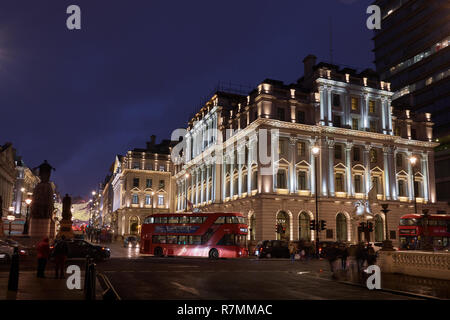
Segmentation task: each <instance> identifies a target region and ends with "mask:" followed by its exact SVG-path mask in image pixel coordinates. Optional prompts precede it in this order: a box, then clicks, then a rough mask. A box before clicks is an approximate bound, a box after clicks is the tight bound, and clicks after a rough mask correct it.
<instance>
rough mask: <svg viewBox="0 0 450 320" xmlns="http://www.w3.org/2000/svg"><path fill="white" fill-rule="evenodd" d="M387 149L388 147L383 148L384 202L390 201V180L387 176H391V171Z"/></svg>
mask: <svg viewBox="0 0 450 320" xmlns="http://www.w3.org/2000/svg"><path fill="white" fill-rule="evenodd" d="M389 149H390V147H388V146H384V147H383V170H384V192H385V197H386V200H391V188H390V181H391V178H390V177H389V175H390V174H392V171H391V168H390V166H389Z"/></svg>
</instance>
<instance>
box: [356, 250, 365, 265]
mask: <svg viewBox="0 0 450 320" xmlns="http://www.w3.org/2000/svg"><path fill="white" fill-rule="evenodd" d="M364 258H365V254H364V247H363V245H362V244H358V246H357V248H356V263H357V265H358V272H361V270H362V267H363V264H364V261H365V260H364Z"/></svg>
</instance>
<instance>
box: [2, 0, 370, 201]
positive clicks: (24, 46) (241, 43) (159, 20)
mask: <svg viewBox="0 0 450 320" xmlns="http://www.w3.org/2000/svg"><path fill="white" fill-rule="evenodd" d="M370 2H372V1H363V0H359V1H358V0H340V1H338V0H333V1H332V0H329V1H325V0H316V1H299V0H277V1H273V0H271V1H267V0H239V1H235V0H227V1H225V0H222V1H218V0H192V1H181V0H178V1H173V0H127V1H125V0H121V1H111V0H109V1H107V0H86V1H77V0H72V1H64V0H29V1H23V0H14V1H1V3H0V144H3V143H5V142H12V143H13V145H14V147H15V148H16V149H17V153H18V154H19V155H21V156H23V159H24V161H25V163H26V164H27V165H28V166H30V167H35V166H37V165H39V164H40V163H41V162H42V161H43V160H44V159H47V160H48V161H49V162H50V163H51V164H52V165H53V166H54V167H56V171H55V172H54V173H53V176H52V178H53V180H54V181H55V183H56V184H57V185H58V189H59V191H60V192H61V193H70V194H71V195H73V196H76V195H81V196H85V197H87V196H88V194H89V193H90V191H91V190H92V189H93V188H94V187H95V186H96V184H97V183H99V182H101V181H103V179H104V177H105V175H106V174H107V172H108V168H109V166H110V165H111V163H112V162H113V161H114V156H115V155H116V154H124V153H125V152H126V151H127V150H130V149H133V148H136V147H145V141H148V140H149V137H150V135H152V134H155V135H157V141H158V142H159V141H160V140H161V139H162V138H169V137H170V134H171V132H172V130H173V129H175V128H179V127H182V128H186V126H187V121H188V119H189V118H190V116H192V114H193V112H194V111H195V110H197V109H198V108H199V104H200V101H201V100H202V97H205V96H207V95H209V94H210V92H211V91H212V90H213V89H214V87H215V86H216V85H217V83H218V82H219V81H227V82H228V81H232V82H235V83H240V84H246V85H252V86H255V85H257V84H258V83H260V82H261V81H262V80H264V79H265V78H272V79H277V80H282V81H284V82H285V83H290V82H294V81H296V80H297V79H298V78H299V77H301V76H302V74H303V64H302V60H303V58H304V57H305V56H306V55H307V54H309V53H312V54H315V55H316V56H317V57H318V60H319V61H330V17H331V21H332V26H333V28H332V30H333V31H332V33H333V62H334V63H338V64H342V65H349V66H354V67H356V68H359V70H362V69H364V68H367V67H372V68H374V67H373V64H372V61H373V54H372V51H371V50H372V48H373V45H372V42H371V38H372V35H373V34H372V32H371V31H370V30H368V29H367V28H366V19H367V16H368V15H367V14H366V8H367V6H368V5H369V4H370ZM71 4H76V5H79V6H80V8H81V14H82V29H81V30H79V31H69V30H68V29H67V28H66V19H67V17H68V14H66V8H67V7H68V6H69V5H71Z"/></svg>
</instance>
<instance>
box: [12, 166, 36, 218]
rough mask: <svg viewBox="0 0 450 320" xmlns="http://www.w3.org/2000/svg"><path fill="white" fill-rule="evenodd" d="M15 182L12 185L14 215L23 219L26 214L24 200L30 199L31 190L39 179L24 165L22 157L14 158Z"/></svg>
mask: <svg viewBox="0 0 450 320" xmlns="http://www.w3.org/2000/svg"><path fill="white" fill-rule="evenodd" d="M15 166H16V180H15V184H14V196H13V204H12V206H13V207H14V214H15V215H16V216H17V217H21V218H25V217H26V214H27V204H26V203H25V200H26V199H27V198H31V197H32V194H33V190H34V188H35V187H36V185H37V184H38V183H39V181H40V179H39V177H38V176H37V175H36V174H34V172H33V171H32V170H31V169H30V168H29V167H28V166H27V165H26V164H25V162H24V161H23V160H22V157H16V159H15Z"/></svg>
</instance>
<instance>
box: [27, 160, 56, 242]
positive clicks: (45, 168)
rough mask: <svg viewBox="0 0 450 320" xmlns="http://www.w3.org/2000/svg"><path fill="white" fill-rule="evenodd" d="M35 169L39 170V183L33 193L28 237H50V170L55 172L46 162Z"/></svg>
mask: <svg viewBox="0 0 450 320" xmlns="http://www.w3.org/2000/svg"><path fill="white" fill-rule="evenodd" d="M37 168H39V178H40V180H41V181H40V182H39V183H38V185H37V186H36V188H34V191H33V201H32V203H31V221H30V236H31V237H40V238H43V237H49V236H50V227H51V219H52V216H53V211H54V206H53V203H54V200H53V192H54V191H53V187H52V184H51V183H50V175H51V170H52V169H53V170H55V168H53V167H52V166H51V165H50V164H49V163H48V162H47V160H45V161H44V163H42V164H41V165H40V166H39V167H37ZM37 168H35V169H37ZM33 170H34V169H33Z"/></svg>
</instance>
